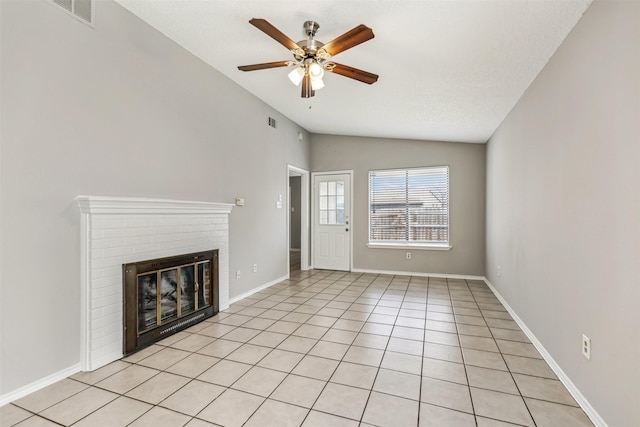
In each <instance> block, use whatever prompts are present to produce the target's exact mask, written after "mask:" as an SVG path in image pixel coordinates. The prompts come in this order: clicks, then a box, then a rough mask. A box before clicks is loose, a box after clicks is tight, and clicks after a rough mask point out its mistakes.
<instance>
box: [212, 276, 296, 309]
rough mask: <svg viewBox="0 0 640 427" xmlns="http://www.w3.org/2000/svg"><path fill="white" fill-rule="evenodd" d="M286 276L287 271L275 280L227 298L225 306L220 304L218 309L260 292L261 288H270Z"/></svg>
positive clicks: (286, 277)
mask: <svg viewBox="0 0 640 427" xmlns="http://www.w3.org/2000/svg"><path fill="white" fill-rule="evenodd" d="M288 278H289V274H288V273H287V274H285V275H284V276H281V277H278V278H277V279H275V280H272V281H270V282H268V283H265V284H264V285H260V286H258V287H257V288H253V289H251V290H250V291H247V292H245V293H243V294H240V295H238V296H237V297H233V298H230V299H229V303H228V304H227V306H226V307H224V308H223V307H222V305H221V306H220V311H223V310H226V309H227V308H229V306H230V305H231V304H233V303H236V302H238V301H240V300H242V299H245V298H246V297H248V296H251V295H253V294H255V293H256V292H260V291H262V290H263V289H267V288H270V287H271V286H273V285H276V284H278V283H280V282H282V281H283V280H287V279H288Z"/></svg>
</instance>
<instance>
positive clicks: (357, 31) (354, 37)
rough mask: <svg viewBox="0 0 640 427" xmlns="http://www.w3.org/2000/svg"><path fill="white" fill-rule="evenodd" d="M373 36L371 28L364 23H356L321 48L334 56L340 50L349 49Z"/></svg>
mask: <svg viewBox="0 0 640 427" xmlns="http://www.w3.org/2000/svg"><path fill="white" fill-rule="evenodd" d="M373 37H374V35H373V30H372V29H371V28H369V27H367V26H366V25H362V24H360V25H358V26H357V27H355V28H354V29H352V30H351V31H347V32H346V33H344V34H343V35H341V36H339V37H337V38H335V39H333V40H331V41H330V42H329V43H327V44H325V45H324V46H323V47H322V48H323V49H324V50H326V51H327V52H329V54H330V55H331V56H335V55H337V54H339V53H340V52H344V51H345V50H347V49H351V48H352V47H354V46H357V45H359V44H360V43H364V42H366V41H367V40H371V39H372V38H373Z"/></svg>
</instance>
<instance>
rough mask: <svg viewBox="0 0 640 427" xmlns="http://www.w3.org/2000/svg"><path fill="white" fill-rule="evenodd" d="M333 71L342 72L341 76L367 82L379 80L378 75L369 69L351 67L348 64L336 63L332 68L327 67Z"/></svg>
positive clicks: (371, 82)
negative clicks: (368, 70)
mask: <svg viewBox="0 0 640 427" xmlns="http://www.w3.org/2000/svg"><path fill="white" fill-rule="evenodd" d="M327 71H331V72H332V73H336V74H340V75H341V76H345V77H349V78H350V79H354V80H358V81H361V82H362V83H366V84H369V85H370V84H373V83H375V82H377V81H378V75H377V74H373V73H369V72H367V71H362V70H358V69H357V68H353V67H349V66H348V65H342V64H335V67H333V69H332V70H330V69H327Z"/></svg>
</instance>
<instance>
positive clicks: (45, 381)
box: [0, 363, 80, 406]
mask: <svg viewBox="0 0 640 427" xmlns="http://www.w3.org/2000/svg"><path fill="white" fill-rule="evenodd" d="M78 372H80V363H76V364H75V365H73V366H70V367H68V368H66V369H63V370H61V371H58V372H56V373H54V374H51V375H49V376H47V377H44V378H42V379H39V380H38V381H34V382H32V383H31V384H27V385H25V386H23V387H20V388H19V389H17V390H14V391H10V392H9V393H7V394H3V395H2V396H0V406H3V405H6V404H7V403H10V402H13V401H14V400H18V399H20V398H21V397H24V396H26V395H27V394H31V393H33V392H36V391H38V390H40V389H43V388H45V387H46V386H48V385H51V384H53V383H55V382H58V381H60V380H63V379H65V378H67V377H68V376H70V375H73V374H76V373H78Z"/></svg>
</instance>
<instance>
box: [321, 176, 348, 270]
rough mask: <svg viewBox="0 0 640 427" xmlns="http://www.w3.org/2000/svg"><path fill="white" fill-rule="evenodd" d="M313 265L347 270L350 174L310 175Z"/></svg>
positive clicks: (328, 268) (327, 268)
mask: <svg viewBox="0 0 640 427" xmlns="http://www.w3.org/2000/svg"><path fill="white" fill-rule="evenodd" d="M313 193H314V195H313V197H314V224H313V226H314V227H313V229H314V231H313V237H314V238H313V249H314V251H313V267H314V268H319V269H326V270H342V271H349V270H350V269H351V175H350V174H348V173H336V174H322V175H314V179H313Z"/></svg>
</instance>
